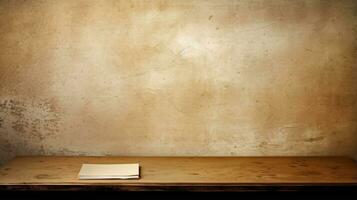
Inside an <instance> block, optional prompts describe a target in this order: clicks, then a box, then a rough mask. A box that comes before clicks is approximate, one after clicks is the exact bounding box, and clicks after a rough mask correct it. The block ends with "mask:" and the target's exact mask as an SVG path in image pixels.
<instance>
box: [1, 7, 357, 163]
mask: <svg viewBox="0 0 357 200" xmlns="http://www.w3.org/2000/svg"><path fill="white" fill-rule="evenodd" d="M38 154H41V155H146V156H270V155H271V156H285V155H348V156H354V157H355V158H356V157H357V3H356V1H353V0H342V1H328V0H327V1H325V0H322V1H318V0H306V1H303V0H290V1H282V0H265V1H264V0H242V1H234V0H229V1H227V0H207V1H204V0H192V1H188V0H176V1H173V0H163V1H158V0H152V1H145V0H138V1H135V0H133V1H129V0H121V1H120V0H119V1H118V0H0V163H4V162H5V161H6V160H8V159H9V158H11V157H12V156H14V155H38Z"/></svg>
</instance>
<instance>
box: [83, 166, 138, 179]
mask: <svg viewBox="0 0 357 200" xmlns="http://www.w3.org/2000/svg"><path fill="white" fill-rule="evenodd" d="M139 176H140V175H139V164H83V165H82V168H81V170H80V172H79V179H137V178H139Z"/></svg>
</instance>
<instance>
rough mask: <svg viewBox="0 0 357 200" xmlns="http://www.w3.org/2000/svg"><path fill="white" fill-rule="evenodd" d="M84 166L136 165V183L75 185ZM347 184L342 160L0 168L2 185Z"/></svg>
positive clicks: (43, 160)
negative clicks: (137, 175)
mask: <svg viewBox="0 0 357 200" xmlns="http://www.w3.org/2000/svg"><path fill="white" fill-rule="evenodd" d="M85 163H95V164H120V163H139V164H140V167H141V168H140V179H136V180H79V179H78V172H79V170H80V168H81V166H82V164H85ZM45 184H47V185H91V184H95V185H101V184H109V185H150V184H154V185H155V184H156V185H157V184H159V185H160V184H161V185H165V184H166V185H170V184H171V185H180V184H188V185H195V184H201V185H210V184H212V185H225V184H233V185H234V184H235V185H239V184H352V185H357V164H356V162H355V161H354V160H352V159H349V158H346V157H40V156H38V157H17V158H15V159H14V160H12V161H10V162H9V163H7V164H6V165H5V166H3V167H1V168H0V187H1V185H2V186H4V185H45Z"/></svg>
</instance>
